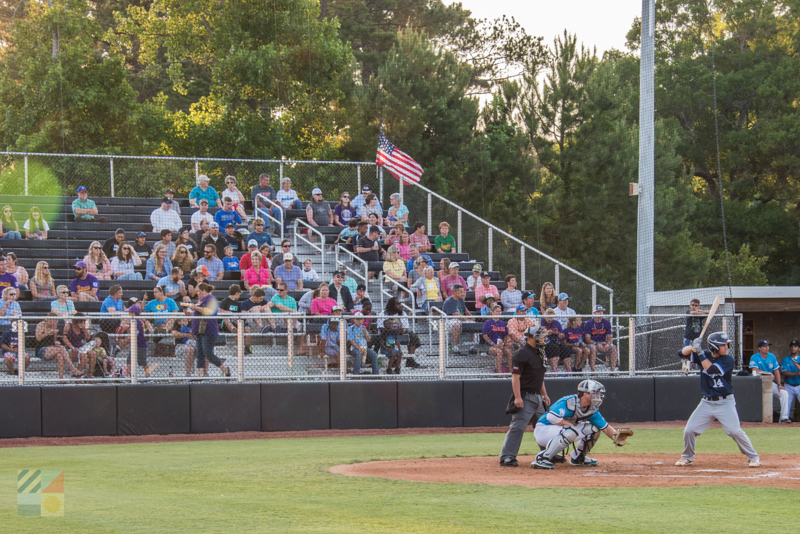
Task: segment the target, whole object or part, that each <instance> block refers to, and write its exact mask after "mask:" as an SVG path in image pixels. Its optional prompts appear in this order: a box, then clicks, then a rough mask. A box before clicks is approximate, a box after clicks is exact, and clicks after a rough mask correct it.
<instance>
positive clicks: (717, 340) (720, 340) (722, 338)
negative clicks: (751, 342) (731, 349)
mask: <svg viewBox="0 0 800 534" xmlns="http://www.w3.org/2000/svg"><path fill="white" fill-rule="evenodd" d="M730 341H731V340H730V338H729V337H728V334H726V333H725V332H714V333H713V334H711V335H710V336H708V348H710V349H711V352H719V348H720V347H721V346H722V345H727V344H728V343H730Z"/></svg>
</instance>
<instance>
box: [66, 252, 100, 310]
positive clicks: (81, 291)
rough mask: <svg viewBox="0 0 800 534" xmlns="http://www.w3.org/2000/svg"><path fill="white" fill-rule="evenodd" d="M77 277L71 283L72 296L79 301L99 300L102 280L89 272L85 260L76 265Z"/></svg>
mask: <svg viewBox="0 0 800 534" xmlns="http://www.w3.org/2000/svg"><path fill="white" fill-rule="evenodd" d="M74 267H75V278H73V279H72V282H70V284H69V292H70V295H72V298H74V299H76V300H78V301H79V302H89V301H97V300H98V298H97V292H98V291H99V290H100V282H98V281H97V278H96V277H95V276H93V275H91V274H89V272H88V268H87V266H86V262H85V261H79V262H78V263H76V264H75V265H74Z"/></svg>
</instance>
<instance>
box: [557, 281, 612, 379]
mask: <svg viewBox="0 0 800 534" xmlns="http://www.w3.org/2000/svg"><path fill="white" fill-rule="evenodd" d="M558 298H559V301H560V300H561V295H559V297H558ZM560 305H561V302H559V306H560ZM557 310H558V308H556V310H555V311H556V315H558V311H557ZM604 311H605V308H604V307H603V306H602V305H600V304H598V305H596V306H595V307H594V312H593V313H592V315H593V317H592V318H591V319H589V320H588V321H586V322H585V323H583V335H584V337H585V341H586V348H588V349H589V365H590V366H591V369H592V372H594V364H595V359H596V358H597V356H605V357H606V363H607V364H608V367H609V371H611V372H613V371H614V368H615V367H616V366H617V347H616V346H614V343H613V335H612V330H611V323H610V322H609V321H608V319H604V318H603V312H604ZM583 364H584V362H583V361H581V363H580V365H579V366H577V367H579V368H582V367H583ZM576 370H577V369H576Z"/></svg>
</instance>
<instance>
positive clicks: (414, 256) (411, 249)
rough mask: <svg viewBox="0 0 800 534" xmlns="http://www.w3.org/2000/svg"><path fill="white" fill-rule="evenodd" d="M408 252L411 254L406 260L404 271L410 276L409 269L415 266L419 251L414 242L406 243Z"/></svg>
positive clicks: (411, 269)
mask: <svg viewBox="0 0 800 534" xmlns="http://www.w3.org/2000/svg"><path fill="white" fill-rule="evenodd" d="M408 252H409V254H410V255H411V257H410V258H409V259H408V260H407V261H406V272H407V273H409V276H410V275H411V271H413V270H414V269H416V268H417V264H416V261H417V259H418V258H419V257H420V253H419V250H418V249H417V245H416V244H415V243H411V244H410V245H408ZM412 282H413V281H412Z"/></svg>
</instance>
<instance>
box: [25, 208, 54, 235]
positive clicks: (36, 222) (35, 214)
mask: <svg viewBox="0 0 800 534" xmlns="http://www.w3.org/2000/svg"><path fill="white" fill-rule="evenodd" d="M22 228H23V229H24V230H25V237H27V238H28V239H40V240H44V239H47V232H49V231H50V226H49V225H48V224H47V221H45V220H44V216H43V215H42V210H40V209H39V208H38V207H36V206H33V207H32V208H31V211H30V212H29V213H28V220H27V221H25V224H24V225H22Z"/></svg>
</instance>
